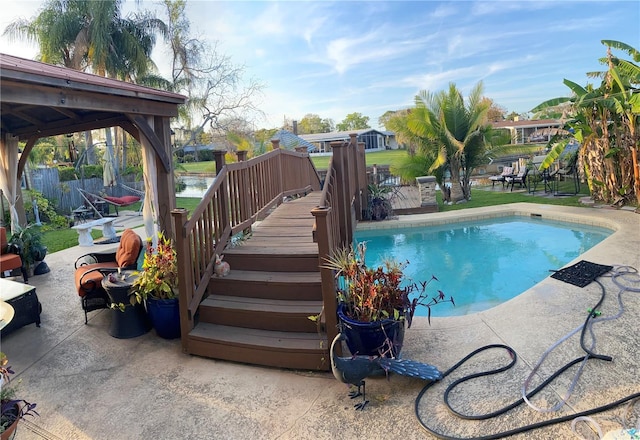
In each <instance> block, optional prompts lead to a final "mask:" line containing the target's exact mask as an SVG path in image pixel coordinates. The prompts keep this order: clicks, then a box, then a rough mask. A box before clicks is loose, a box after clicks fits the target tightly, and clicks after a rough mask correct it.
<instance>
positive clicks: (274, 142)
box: [271, 139, 284, 205]
mask: <svg viewBox="0 0 640 440" xmlns="http://www.w3.org/2000/svg"><path fill="white" fill-rule="evenodd" d="M271 145H273V149H274V151H275V150H279V152H282V150H281V148H280V139H271ZM275 172H276V178H277V182H278V193H279V194H282V193H283V192H284V186H283V185H284V184H283V178H284V177H283V173H282V172H283V167H282V154H278V159H277V165H276V169H275ZM280 203H281V202H279V203H277V204H278V205H280Z"/></svg>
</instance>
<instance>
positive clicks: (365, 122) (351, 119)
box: [336, 112, 370, 131]
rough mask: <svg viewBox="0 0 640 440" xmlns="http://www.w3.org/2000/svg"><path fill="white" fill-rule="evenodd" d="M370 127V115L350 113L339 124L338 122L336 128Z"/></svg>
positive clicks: (345, 129) (360, 128)
mask: <svg viewBox="0 0 640 440" xmlns="http://www.w3.org/2000/svg"><path fill="white" fill-rule="evenodd" d="M365 128H370V127H369V116H363V115H362V113H358V112H354V113H349V114H348V115H347V116H346V117H345V118H344V119H343V120H342V122H340V123H339V124H336V130H338V131H349V130H362V129H365Z"/></svg>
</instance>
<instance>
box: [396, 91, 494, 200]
mask: <svg viewBox="0 0 640 440" xmlns="http://www.w3.org/2000/svg"><path fill="white" fill-rule="evenodd" d="M489 106H490V104H489V101H488V100H484V99H483V97H482V82H480V83H478V84H477V85H476V86H475V87H474V88H473V90H472V91H471V93H470V94H469V96H468V98H467V101H466V103H465V99H464V97H463V96H462V93H460V91H459V90H458V89H457V88H456V86H455V84H453V83H451V84H449V89H448V90H446V91H441V92H439V93H436V94H432V93H429V92H428V91H421V92H420V93H419V94H418V95H417V96H416V98H415V107H414V108H412V109H411V110H410V111H409V112H407V114H406V115H400V116H398V117H396V118H392V120H391V121H390V125H391V126H392V128H393V129H394V130H396V131H398V132H399V133H400V135H401V136H402V138H403V139H404V140H405V141H408V142H409V143H410V144H415V145H417V146H418V147H417V149H416V153H415V155H410V156H409V158H408V159H407V161H405V162H404V163H402V164H400V165H399V166H398V167H396V172H398V173H399V174H400V175H401V176H403V177H405V178H407V177H409V176H412V177H416V175H413V174H414V173H415V172H421V174H423V173H424V171H428V172H430V173H433V174H434V175H435V176H436V179H437V180H438V183H439V185H440V187H441V188H443V189H444V188H445V187H444V185H443V183H444V176H445V174H446V172H447V171H448V172H449V173H450V181H451V194H450V195H449V197H448V198H449V200H450V201H451V202H458V201H460V200H462V199H468V198H469V197H470V195H471V184H470V177H471V172H472V171H473V169H474V168H475V167H477V166H478V165H480V164H481V163H482V162H483V159H484V156H485V152H486V147H487V146H488V145H489V144H490V134H491V127H490V125H488V124H487V118H486V115H487V110H488V109H489ZM426 164H428V169H426V170H425V169H424V166H425V165H426ZM418 175H420V174H418ZM445 195H446V193H445ZM446 198H447V197H446Z"/></svg>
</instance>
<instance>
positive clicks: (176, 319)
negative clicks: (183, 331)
mask: <svg viewBox="0 0 640 440" xmlns="http://www.w3.org/2000/svg"><path fill="white" fill-rule="evenodd" d="M147 312H148V313H149V318H151V323H152V324H153V328H155V329H156V333H157V334H158V336H160V337H161V338H165V339H175V338H179V337H180V309H179V307H178V299H177V298H174V299H156V298H152V297H149V298H147Z"/></svg>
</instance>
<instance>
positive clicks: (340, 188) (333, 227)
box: [311, 135, 367, 341]
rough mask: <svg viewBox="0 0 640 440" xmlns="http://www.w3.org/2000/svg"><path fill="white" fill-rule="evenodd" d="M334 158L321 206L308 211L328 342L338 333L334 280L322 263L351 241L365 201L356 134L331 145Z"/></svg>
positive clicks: (360, 150) (361, 154)
mask: <svg viewBox="0 0 640 440" xmlns="http://www.w3.org/2000/svg"><path fill="white" fill-rule="evenodd" d="M331 147H332V148H333V157H332V158H331V160H330V161H329V168H328V170H327V174H326V176H325V181H324V186H323V188H322V197H321V199H320V206H319V207H318V208H315V209H313V210H312V211H311V213H312V214H313V215H314V217H315V219H316V235H315V237H316V241H317V243H318V259H319V266H320V278H321V281H322V301H323V305H324V308H323V312H324V316H325V323H326V332H327V339H328V340H329V341H332V340H333V338H335V336H336V335H337V333H338V328H337V315H336V309H337V299H336V287H337V286H336V278H335V274H334V273H333V270H331V269H328V268H327V267H325V262H326V260H327V259H328V258H330V257H331V256H332V255H333V254H334V253H335V251H336V250H337V249H339V248H341V247H343V246H348V245H349V244H351V242H352V241H353V232H354V230H355V225H356V222H357V220H362V209H363V206H365V205H363V200H366V198H363V196H364V197H366V179H367V177H366V166H365V157H364V145H359V144H358V143H357V140H356V136H355V135H351V140H350V142H349V143H348V144H344V143H342V142H337V143H332V144H331Z"/></svg>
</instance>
